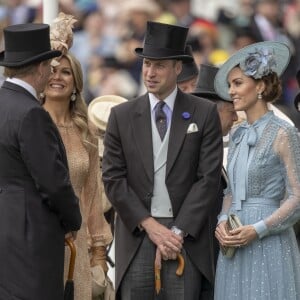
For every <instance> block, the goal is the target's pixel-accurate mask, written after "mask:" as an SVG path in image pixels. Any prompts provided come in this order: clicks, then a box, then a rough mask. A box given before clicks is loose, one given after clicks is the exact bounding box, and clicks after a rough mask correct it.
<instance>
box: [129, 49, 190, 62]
mask: <svg viewBox="0 0 300 300" xmlns="http://www.w3.org/2000/svg"><path fill="white" fill-rule="evenodd" d="M143 50H144V49H143V48H136V49H135V50H134V51H135V53H136V55H138V56H139V57H142V58H149V59H156V60H165V59H178V60H181V61H183V62H192V61H193V60H194V59H193V57H191V56H190V55H187V54H177V55H176V54H174V55H172V54H168V55H167V54H164V53H163V51H162V52H160V51H159V50H157V52H154V51H153V53H152V54H146V53H143Z"/></svg>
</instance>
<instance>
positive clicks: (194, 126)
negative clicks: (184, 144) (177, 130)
mask: <svg viewBox="0 0 300 300" xmlns="http://www.w3.org/2000/svg"><path fill="white" fill-rule="evenodd" d="M197 131H198V126H197V124H196V123H191V124H190V125H189V127H188V130H187V133H193V132H197Z"/></svg>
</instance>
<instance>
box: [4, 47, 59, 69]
mask: <svg viewBox="0 0 300 300" xmlns="http://www.w3.org/2000/svg"><path fill="white" fill-rule="evenodd" d="M61 54H62V53H61V51H58V50H49V51H46V52H43V53H40V54H38V55H34V56H32V57H30V58H27V59H24V60H20V61H8V60H5V51H2V52H1V53H0V66H4V67H22V66H26V65H29V64H33V63H37V62H41V61H44V60H47V59H52V58H54V57H58V56H61Z"/></svg>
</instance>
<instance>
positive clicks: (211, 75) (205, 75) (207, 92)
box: [192, 64, 232, 102]
mask: <svg viewBox="0 0 300 300" xmlns="http://www.w3.org/2000/svg"><path fill="white" fill-rule="evenodd" d="M218 70H219V68H217V67H214V66H212V65H205V64H201V65H200V73H199V77H198V81H197V85H196V89H195V91H194V92H193V93H192V94H193V95H196V96H198V97H203V98H207V99H209V100H215V101H216V100H223V101H227V102H232V100H231V99H223V98H221V97H220V96H219V95H218V94H217V93H216V91H215V88H214V79H215V76H216V74H217V72H218Z"/></svg>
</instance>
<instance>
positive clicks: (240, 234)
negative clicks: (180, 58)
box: [215, 42, 300, 300]
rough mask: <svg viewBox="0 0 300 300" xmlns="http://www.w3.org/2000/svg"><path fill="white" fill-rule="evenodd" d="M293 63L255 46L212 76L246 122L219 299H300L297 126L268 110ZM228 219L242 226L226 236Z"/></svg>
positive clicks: (229, 193)
mask: <svg viewBox="0 0 300 300" xmlns="http://www.w3.org/2000/svg"><path fill="white" fill-rule="evenodd" d="M289 57H290V56H289V49H288V47H287V46H286V45H284V44H281V43H276V42H262V43H257V44H253V45H250V46H248V47H246V48H243V49H241V50H240V51H238V52H237V53H236V54H234V55H233V56H232V57H230V58H229V59H228V61H226V62H225V63H224V65H223V66H222V67H221V68H220V70H219V71H218V73H217V75H216V77H215V88H216V91H217V93H218V94H219V96H222V97H225V98H228V99H229V98H231V99H232V100H233V104H234V108H235V110H237V111H243V112H244V113H245V116H246V120H245V121H243V122H241V123H240V124H239V125H238V126H237V127H236V128H235V129H234V130H233V133H232V135H231V137H230V141H229V150H228V163H227V171H228V178H229V185H228V187H227V189H226V191H225V196H224V200H223V207H222V211H221V213H220V215H219V220H218V226H217V228H216V232H215V235H216V237H217V239H218V241H219V243H220V244H221V246H225V247H236V251H235V255H234V257H233V258H227V257H225V256H223V255H222V254H220V255H219V258H218V263H217V271H216V283H215V300H227V299H233V298H235V299H272V300H273V299H274V300H281V299H289V300H296V299H299V297H300V269H299V268H298V267H294V266H299V265H300V253H299V249H298V247H297V243H296V238H295V233H294V231H293V225H294V224H295V223H296V222H297V220H299V217H300V152H299V149H300V139H299V135H298V132H297V130H296V128H295V127H294V126H293V125H291V124H290V123H288V122H286V121H284V120H283V119H281V118H279V117H277V116H276V115H275V113H274V112H273V111H272V110H270V103H271V102H274V101H275V100H276V99H278V97H279V96H280V94H281V84H280V80H279V76H280V75H281V74H282V72H283V71H284V69H285V68H286V66H287V64H288V62H289ZM231 214H235V215H237V216H238V217H239V219H240V220H241V223H242V224H243V226H240V227H239V228H237V229H233V230H230V231H229V229H228V225H227V222H226V221H227V220H228V218H229V216H230V215H231ZM241 286H242V287H243V288H241Z"/></svg>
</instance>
